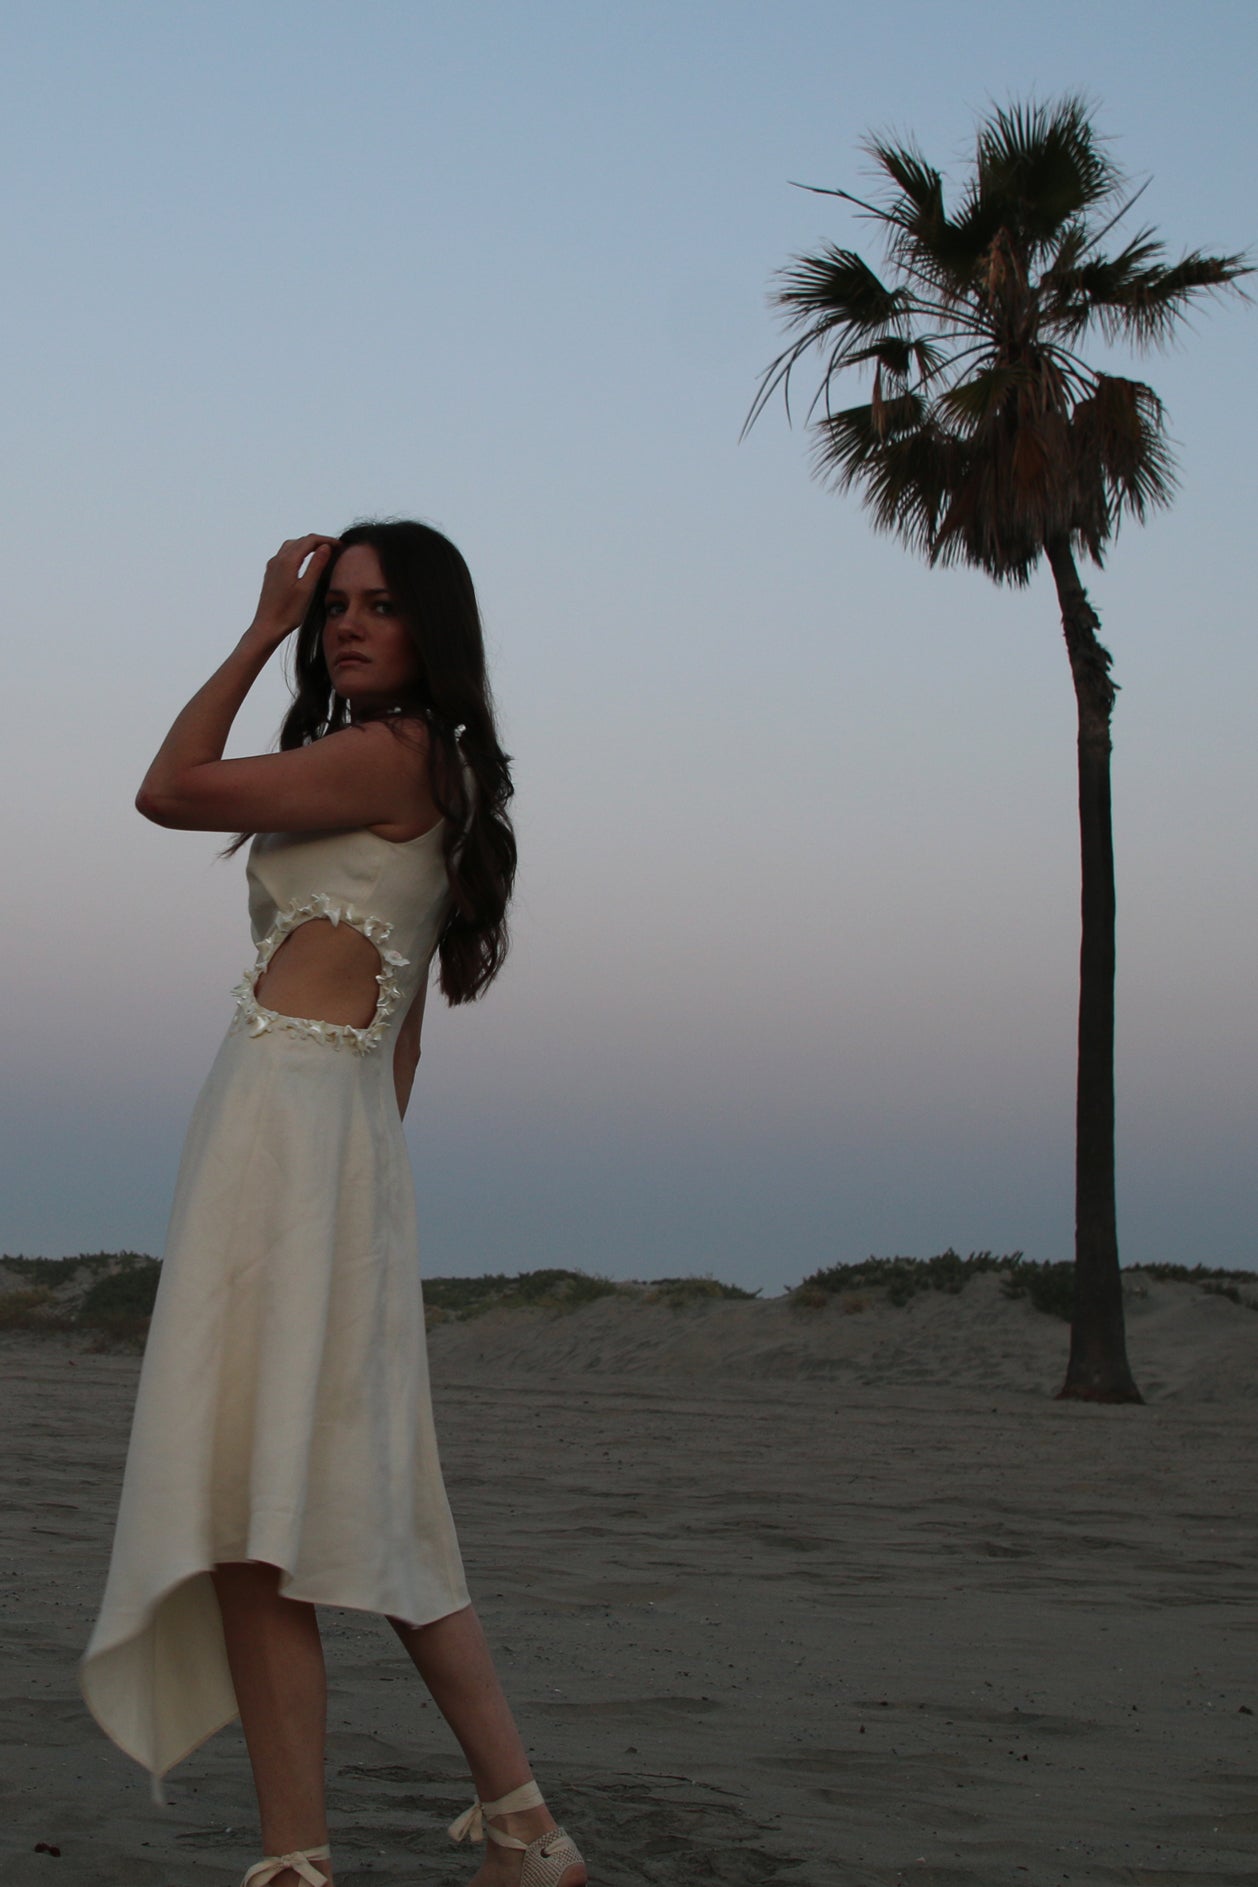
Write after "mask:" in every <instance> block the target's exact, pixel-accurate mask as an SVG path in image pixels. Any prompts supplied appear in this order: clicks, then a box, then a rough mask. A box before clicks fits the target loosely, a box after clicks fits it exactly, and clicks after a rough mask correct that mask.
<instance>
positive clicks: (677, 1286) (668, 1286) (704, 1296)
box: [641, 1272, 760, 1310]
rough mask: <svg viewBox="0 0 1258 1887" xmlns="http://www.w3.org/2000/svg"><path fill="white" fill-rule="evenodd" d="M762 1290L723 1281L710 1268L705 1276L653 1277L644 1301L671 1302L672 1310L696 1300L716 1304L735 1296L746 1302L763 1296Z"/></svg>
mask: <svg viewBox="0 0 1258 1887" xmlns="http://www.w3.org/2000/svg"><path fill="white" fill-rule="evenodd" d="M759 1295H760V1293H759V1291H744V1290H743V1289H742V1287H741V1286H740V1285H737V1284H723V1283H722V1282H721V1280H720V1279H719V1278H714V1277H713V1276H712V1274H711V1272H707V1273H705V1274H704V1276H703V1277H701V1278H694V1277H692V1278H652V1279H651V1280H650V1282H649V1283H648V1285H647V1287H646V1291H645V1293H644V1294H643V1297H642V1299H641V1301H642V1303H644V1304H667V1305H668V1306H669V1308H670V1309H672V1310H685V1309H687V1308H688V1307H689V1306H690V1305H692V1304H712V1303H719V1302H727V1301H729V1300H731V1299H737V1300H741V1301H742V1302H744V1303H746V1302H748V1301H749V1300H750V1299H752V1298H756V1297H759Z"/></svg>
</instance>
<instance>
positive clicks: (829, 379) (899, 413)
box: [744, 94, 1251, 583]
mask: <svg viewBox="0 0 1258 1887" xmlns="http://www.w3.org/2000/svg"><path fill="white" fill-rule="evenodd" d="M866 150H867V151H868V153H869V154H870V155H871V156H872V158H873V159H874V161H875V163H876V165H877V166H878V170H879V172H880V173H881V188H882V189H883V190H884V192H885V194H884V195H882V196H881V197H879V198H878V199H877V200H876V201H872V202H866V201H863V200H862V199H860V198H858V197H855V196H852V195H851V194H850V193H848V192H846V191H842V190H834V191H829V190H827V191H823V192H821V193H820V194H823V195H833V196H838V197H840V198H843V199H844V200H845V201H847V202H848V203H850V204H852V205H853V206H854V207H855V208H857V209H858V210H860V211H861V213H862V214H864V215H866V216H868V217H870V218H872V219H873V221H874V222H875V223H877V224H878V225H879V227H880V229H881V231H882V234H883V237H884V246H885V254H884V260H883V263H882V265H881V268H880V269H879V270H875V269H874V268H872V267H871V266H870V265H869V264H868V263H867V262H866V261H865V260H864V258H863V257H861V256H860V255H859V254H858V253H857V252H856V251H855V250H852V249H846V248H841V247H839V246H837V245H835V246H832V247H830V248H828V249H826V250H824V251H823V252H822V253H821V254H819V255H812V256H801V257H797V258H796V259H795V261H794V262H793V264H792V265H791V266H790V267H789V268H788V269H787V270H786V271H784V272H783V274H782V276H781V277H780V278H779V282H780V286H779V288H778V291H777V294H776V297H775V299H776V301H777V305H778V307H779V309H780V311H781V313H782V315H783V318H784V320H785V323H786V325H787V327H788V328H789V329H792V330H793V331H794V334H793V338H792V340H791V344H790V345H789V346H788V347H786V348H785V349H784V350H783V351H782V352H781V353H780V354H779V355H778V357H777V359H776V360H775V361H773V362H772V363H771V365H770V366H769V368H768V369H767V370H766V372H765V374H764V375H763V377H762V379H761V381H760V385H759V388H758V391H757V394H756V399H755V401H754V402H753V404H752V408H751V411H750V412H749V414H748V417H747V421H746V424H745V426H744V432H745V431H746V430H747V428H748V427H750V426H751V425H752V424H753V423H754V421H755V420H756V419H757V418H758V417H759V415H760V413H761V412H762V411H763V409H764V405H765V403H766V401H767V400H768V399H769V397H770V396H771V395H772V394H773V393H774V392H775V391H776V390H777V389H778V388H781V390H782V393H783V397H784V399H785V400H786V402H787V412H788V415H789V411H790V405H789V397H790V382H791V376H792V374H793V373H794V372H795V370H796V369H797V368H798V367H799V365H800V362H801V361H802V359H803V357H804V355H805V354H809V355H810V356H812V355H814V354H815V356H816V358H817V360H818V361H819V364H820V379H819V382H818V384H817V386H816V391H815V394H814V396H813V400H812V404H811V406H810V408H809V418H810V421H811V422H812V424H811V435H812V444H813V455H814V469H815V471H816V473H817V475H818V476H819V477H820V478H822V479H824V480H825V481H826V482H827V483H829V484H832V485H834V486H836V487H837V488H838V489H840V490H846V489H849V488H851V487H857V488H859V490H860V492H861V494H862V498H863V501H864V503H865V505H866V507H867V508H868V510H869V513H870V516H871V518H872V520H873V523H874V525H875V527H876V528H877V529H879V530H885V531H891V532H894V533H896V534H897V535H899V536H900V537H901V538H902V539H903V540H904V541H905V543H907V544H908V545H910V546H911V547H912V548H913V549H915V550H917V551H920V552H921V553H922V554H923V555H924V556H926V557H927V558H928V559H929V560H930V561H931V562H932V563H966V564H970V565H972V566H974V567H976V568H978V569H981V570H984V571H986V572H987V574H988V575H990V576H992V577H994V578H995V579H996V580H997V581H998V582H1007V583H1025V582H1027V581H1028V579H1029V577H1030V574H1031V572H1032V571H1033V570H1034V568H1035V566H1036V564H1037V562H1038V561H1039V559H1040V558H1041V557H1042V555H1043V554H1044V550H1045V547H1046V545H1048V544H1050V543H1053V542H1061V541H1065V542H1068V543H1069V544H1071V545H1072V546H1073V548H1074V549H1075V550H1077V551H1079V552H1080V553H1082V554H1086V555H1087V556H1089V557H1091V558H1093V559H1095V560H1096V561H1097V562H1098V563H1099V562H1100V560H1101V558H1102V557H1103V556H1104V554H1105V549H1106V546H1107V544H1108V543H1109V542H1110V541H1111V539H1112V537H1113V535H1114V532H1115V531H1116V530H1117V529H1118V528H1119V525H1120V523H1121V521H1122V519H1123V518H1124V517H1134V518H1137V519H1142V518H1144V517H1145V516H1146V515H1147V514H1148V513H1149V512H1150V511H1151V510H1152V509H1153V508H1155V507H1156V506H1158V505H1163V504H1166V503H1167V502H1168V500H1169V498H1170V496H1171V494H1172V492H1173V490H1174V487H1175V468H1174V462H1173V456H1172V452H1171V447H1170V442H1169V440H1168V438H1167V434H1166V427H1165V419H1164V415H1163V412H1162V408H1161V405H1160V403H1159V401H1158V399H1157V395H1156V394H1155V393H1154V392H1153V390H1152V389H1151V388H1150V387H1148V386H1146V385H1145V384H1144V383H1143V382H1141V381H1137V380H1131V379H1125V378H1123V377H1122V376H1120V375H1114V374H1102V373H1098V372H1097V371H1096V370H1095V369H1094V368H1092V367H1091V366H1090V365H1089V364H1088V362H1087V361H1086V359H1085V358H1084V357H1083V356H1082V354H1081V353H1080V351H1079V347H1080V343H1081V338H1082V337H1083V336H1084V335H1086V334H1088V333H1092V332H1100V333H1101V334H1102V335H1104V336H1106V337H1107V338H1109V339H1111V340H1123V341H1126V342H1128V343H1134V344H1136V345H1137V346H1144V345H1148V344H1150V343H1155V342H1158V341H1163V340H1165V339H1166V338H1167V337H1168V336H1169V335H1170V334H1172V333H1173V332H1174V330H1175V328H1176V325H1177V324H1178V323H1179V322H1180V321H1181V320H1182V319H1183V318H1184V316H1185V314H1186V312H1187V310H1188V309H1190V308H1191V307H1192V305H1193V304H1194V303H1195V302H1196V301H1197V300H1198V299H1199V298H1200V297H1201V296H1203V295H1206V294H1214V293H1219V292H1222V291H1224V290H1227V289H1234V290H1236V292H1238V293H1243V292H1244V291H1243V290H1241V289H1239V287H1238V284H1239V282H1240V280H1241V278H1242V277H1244V276H1245V275H1247V274H1249V273H1250V272H1251V263H1250V260H1249V258H1248V256H1247V255H1243V254H1239V253H1238V254H1233V255H1207V254H1205V253H1204V252H1203V251H1201V250H1197V249H1194V250H1190V251H1188V252H1187V253H1186V254H1185V255H1183V256H1181V257H1180V259H1179V261H1177V262H1168V261H1167V258H1166V251H1165V248H1164V245H1163V243H1162V241H1161V238H1160V237H1159V236H1158V234H1157V232H1156V231H1155V230H1154V229H1152V228H1150V227H1142V228H1140V229H1138V230H1136V231H1135V233H1134V234H1132V235H1130V236H1128V237H1127V239H1126V241H1125V242H1123V244H1122V246H1121V247H1119V248H1118V249H1117V250H1116V252H1115V253H1113V254H1109V253H1106V251H1105V247H1104V242H1105V239H1106V238H1107V237H1108V235H1109V233H1110V231H1111V230H1112V229H1113V228H1114V226H1115V225H1116V224H1117V223H1118V222H1119V221H1120V220H1121V219H1122V218H1123V217H1124V216H1126V215H1127V214H1128V213H1129V212H1130V210H1131V208H1132V206H1133V204H1134V203H1135V201H1136V200H1137V198H1138V197H1139V196H1140V195H1141V194H1142V190H1143V186H1142V187H1141V190H1138V191H1136V192H1134V193H1131V194H1128V195H1126V196H1124V194H1123V191H1124V185H1123V179H1122V177H1121V175H1120V173H1119V172H1118V170H1117V169H1116V167H1115V165H1114V164H1113V162H1112V161H1111V159H1110V157H1109V155H1108V153H1107V151H1106V150H1105V148H1104V145H1103V143H1102V140H1101V139H1100V138H1099V136H1098V134H1097V132H1096V130H1095V128H1094V126H1093V123H1092V118H1091V114H1090V112H1089V110H1088V107H1087V105H1086V103H1085V102H1084V101H1083V100H1082V99H1081V98H1080V97H1078V96H1076V95H1073V94H1072V95H1069V96H1067V97H1065V98H1062V99H1059V100H1057V101H1055V102H1050V103H1043V104H1041V103H1035V102H1032V103H1030V104H1021V105H1018V104H1015V105H1010V106H1008V107H1005V108H1003V109H999V110H995V111H993V112H992V113H990V114H989V115H988V117H987V118H986V119H985V121H984V122H983V123H982V124H981V125H980V127H979V129H978V133H977V147H976V156H975V163H974V166H973V168H972V171H971V174H970V176H969V179H968V181H967V182H966V183H965V184H964V186H963V188H962V190H961V192H960V194H959V196H954V197H953V199H952V200H953V208H952V209H951V210H949V209H948V208H946V207H945V183H944V179H943V177H942V175H941V173H940V172H939V171H937V170H936V169H935V168H934V167H933V166H932V165H930V164H929V163H928V162H927V161H926V159H925V158H924V157H923V156H922V154H921V152H920V151H919V150H918V149H917V147H916V146H915V145H913V144H906V143H904V142H902V141H901V142H893V141H891V140H889V139H886V138H874V139H872V140H871V141H870V142H869V143H868V144H867V146H866ZM949 194H950V195H952V193H951V192H950V193H949ZM853 370H854V371H857V372H859V373H861V374H862V375H863V374H870V375H871V376H872V386H871V388H870V397H869V399H868V401H867V403H865V404H863V405H859V406H845V407H842V408H840V409H837V410H836V408H835V406H834V403H833V402H832V399H831V395H832V392H833V390H834V389H835V387H836V384H837V383H838V382H839V381H840V380H842V378H843V376H844V375H845V374H847V373H849V372H851V371H853Z"/></svg>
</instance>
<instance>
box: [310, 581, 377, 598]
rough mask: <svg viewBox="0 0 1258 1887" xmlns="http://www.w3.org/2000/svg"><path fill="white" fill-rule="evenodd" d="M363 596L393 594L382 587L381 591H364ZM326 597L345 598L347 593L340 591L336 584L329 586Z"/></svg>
mask: <svg viewBox="0 0 1258 1887" xmlns="http://www.w3.org/2000/svg"><path fill="white" fill-rule="evenodd" d="M361 594H362V595H363V596H388V595H390V594H391V592H390V591H389V589H388V588H387V587H385V586H382V587H381V588H380V589H377V590H363V591H362V592H361ZM324 595H325V596H344V595H345V591H344V590H342V589H339V588H338V587H337V585H336V584H335V583H331V584H329V585H328V587H327V589H326V590H325V591H324Z"/></svg>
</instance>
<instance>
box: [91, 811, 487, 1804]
mask: <svg viewBox="0 0 1258 1887" xmlns="http://www.w3.org/2000/svg"><path fill="white" fill-rule="evenodd" d="M248 875H249V887H250V916H251V920H252V927H253V934H254V941H255V943H256V945H257V958H256V960H255V963H254V966H253V968H252V970H251V971H250V972H249V974H248V975H247V976H246V978H245V980H244V982H243V983H242V984H241V985H240V986H239V987H238V989H237V990H236V992H235V995H236V1000H237V1009H236V1015H235V1018H234V1020H233V1022H232V1026H231V1028H230V1029H229V1031H228V1033H227V1036H226V1038H225V1040H224V1041H223V1043H222V1046H221V1047H220V1049H219V1052H218V1056H217V1057H216V1059H215V1062H214V1066H213V1067H212V1069H211V1071H210V1074H209V1077H208V1078H207V1080H206V1083H205V1085H204V1087H203V1088H202V1090H201V1094H200V1096H199V1098H198V1100H197V1103H196V1106H195V1108H194V1110H193V1114H192V1118H191V1121H190V1123H189V1127H188V1134H187V1139H186V1141H185V1145H184V1151H183V1156H182V1159H181V1161H180V1168H179V1177H178V1180H177V1182H176V1187H175V1197H174V1204H173V1207H172V1211H171V1221H170V1230H169V1234H168V1238H167V1244H166V1253H165V1259H164V1262H163V1265H162V1272H161V1281H160V1285H159V1288H158V1294H157V1302H156V1305H155V1307H154V1312H153V1319H152V1323H151V1326H150V1331H149V1338H148V1343H147V1346H146V1349H145V1355H144V1363H143V1367H142V1370H141V1376H140V1385H139V1390H138V1393H137V1397H136V1407H135V1415H134V1418H133V1422H132V1431H131V1441H130V1446H129V1449H128V1455H127V1465H126V1472H125V1475H124V1480H123V1489H122V1496H121V1501H120V1504H119V1513H118V1524H117V1529H116V1533H115V1539H114V1547H113V1554H112V1558H111V1562H110V1569H109V1577H108V1580H107V1583H106V1588H105V1595H104V1599H103V1602H102V1606H101V1612H100V1616H99V1618H98V1620H97V1624H96V1628H95V1631H94V1632H93V1634H92V1638H91V1642H90V1644H89V1645H88V1648H87V1652H86V1654H85V1656H84V1658H83V1662H82V1665H81V1667H80V1685H81V1688H82V1692H83V1696H84V1699H85V1701H86V1703H87V1706H88V1709H89V1710H90V1711H91V1713H92V1715H93V1716H94V1717H95V1718H96V1720H97V1722H98V1723H99V1724H100V1725H101V1728H102V1729H103V1730H104V1731H105V1732H106V1734H107V1735H108V1736H109V1737H111V1738H112V1740H113V1741H114V1742H115V1743H117V1745H118V1746H119V1748H121V1749H122V1750H124V1751H125V1752H126V1754H127V1755H129V1756H132V1757H134V1759H135V1760H136V1761H137V1762H138V1763H141V1764H142V1765H143V1766H144V1767H145V1768H146V1769H148V1770H149V1771H150V1773H151V1775H152V1776H153V1777H154V1779H155V1781H156V1779H157V1778H160V1777H161V1776H164V1775H165V1774H166V1773H167V1772H168V1771H169V1770H170V1769H172V1768H173V1767H174V1766H175V1764H176V1763H178V1762H180V1761H182V1760H183V1758H184V1757H185V1756H187V1755H188V1754H190V1752H191V1751H192V1750H194V1749H196V1748H197V1747H198V1746H199V1745H200V1744H201V1743H203V1742H204V1741H205V1740H206V1739H207V1738H208V1737H210V1736H212V1735H214V1733H215V1732H216V1731H217V1730H219V1729H221V1728H222V1727H223V1726H224V1724H226V1723H228V1722H230V1721H231V1720H232V1718H234V1717H235V1716H236V1715H237V1714H238V1711H237V1705H236V1698H235V1692H234V1689H233V1686H232V1682H231V1675H230V1671H229V1670H228V1666H227V1655H226V1648H225V1645H224V1641H223V1631H222V1621H221V1618H220V1615H219V1609H218V1601H217V1598H216V1596H215V1593H214V1587H213V1582H212V1580H211V1578H210V1569H211V1568H212V1567H213V1566H215V1565H217V1564H221V1563H225V1562H232V1561H241V1560H244V1561H257V1562H262V1563H266V1564H269V1565H274V1566H277V1567H278V1568H279V1569H280V1574H281V1588H280V1589H281V1591H282V1592H284V1593H285V1595H286V1596H287V1597H289V1598H294V1599H302V1600H309V1601H310V1602H312V1603H314V1604H321V1605H334V1606H341V1607H345V1608H346V1609H349V1610H354V1611H363V1612H377V1613H380V1614H382V1615H385V1616H388V1617H390V1618H397V1619H401V1620H403V1621H405V1622H407V1623H409V1624H412V1625H424V1624H428V1623H431V1622H432V1621H433V1620H434V1619H438V1618H443V1617H446V1616H448V1615H449V1614H450V1613H453V1612H457V1611H461V1610H462V1609H463V1608H464V1607H465V1606H466V1605H468V1604H469V1603H470V1601H469V1598H468V1592H467V1586H466V1582H465V1580H464V1576H463V1566H462V1560H461V1557H460V1554H459V1547H458V1539H457V1535H456V1533H455V1528H454V1522H453V1519H452V1517H451V1514H450V1508H449V1503H448V1501H447V1499H446V1494H445V1487H444V1484H443V1481H442V1477H441V1468H440V1461H439V1456H438V1450H437V1438H436V1433H435V1429H434V1425H433V1417H432V1401H431V1393H430V1389H429V1382H428V1366H427V1350H426V1342H425V1334H424V1308H423V1294H422V1289H421V1285H420V1276H419V1263H418V1238H417V1230H416V1208H415V1194H414V1185H413V1181H412V1177H411V1170H410V1161H409V1157H408V1154H407V1149H406V1143H405V1139H404V1137H403V1133H402V1124H401V1119H400V1117H399V1114H398V1108H397V1100H396V1095H395V1093H394V1087H393V1046H394V1043H395V1040H396V1036H397V1032H398V1030H399V1029H400V1027H401V1024H402V1021H403V1020H404V1018H405V1015H406V1013H407V1010H408V1009H409V1008H410V1005H411V1003H412V1002H413V1001H414V999H415V996H416V995H417V993H418V992H419V990H420V988H421V987H422V984H423V982H424V980H425V979H426V977H427V973H428V967H429V963H430V960H431V957H432V953H433V950H434V948H435V946H436V942H437V939H438V937H439V935H440V930H441V926H442V924H443V922H444V920H445V915H446V912H447V910H448V908H449V887H448V883H447V879H446V871H445V862H444V854H443V851H442V846H441V827H440V826H438V827H434V828H432V829H431V830H430V831H429V832H427V833H425V834H423V835H422V836H421V837H420V838H417V839H413V840H410V841H407V842H404V843H395V842H392V841H389V840H385V839H382V838H380V837H379V836H378V835H376V834H374V833H371V832H367V831H355V832H332V833H290V834H278V833H276V834H266V835H261V836H260V837H258V838H256V839H255V840H254V842H253V845H252V848H251V851H250V857H249V874H248ZM311 922H327V923H330V924H333V925H336V924H340V923H344V924H348V925H352V926H353V928H354V929H356V930H358V931H359V932H361V934H362V935H363V936H365V937H366V938H367V939H368V940H369V941H370V942H371V943H372V944H373V946H374V947H375V949H376V952H377V956H378V958H379V962H380V969H379V973H378V974H377V976H376V983H377V986H378V990H379V995H378V998H377V1002H376V1008H375V1013H374V1015H373V1017H372V1019H371V1021H370V1023H369V1024H368V1025H367V1027H365V1028H361V1029H359V1028H351V1027H349V1026H347V1025H340V1024H334V1023H327V1022H321V1021H319V1020H318V1019H317V1018H309V1017H298V1016H288V1015H284V1014H282V1013H280V1012H277V1011H274V1010H271V1009H267V1008H265V1007H263V1006H262V1005H261V1004H260V1003H259V1002H258V1000H257V987H258V984H259V982H260V980H261V978H262V976H263V974H264V973H265V970H266V968H267V965H268V964H269V963H270V961H271V958H272V957H273V956H274V954H275V952H276V950H277V949H278V948H279V947H280V945H281V944H282V943H283V941H284V939H285V938H286V937H287V936H288V935H290V934H291V932H292V931H293V930H294V929H295V928H296V927H297V926H298V925H299V924H303V923H311Z"/></svg>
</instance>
